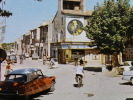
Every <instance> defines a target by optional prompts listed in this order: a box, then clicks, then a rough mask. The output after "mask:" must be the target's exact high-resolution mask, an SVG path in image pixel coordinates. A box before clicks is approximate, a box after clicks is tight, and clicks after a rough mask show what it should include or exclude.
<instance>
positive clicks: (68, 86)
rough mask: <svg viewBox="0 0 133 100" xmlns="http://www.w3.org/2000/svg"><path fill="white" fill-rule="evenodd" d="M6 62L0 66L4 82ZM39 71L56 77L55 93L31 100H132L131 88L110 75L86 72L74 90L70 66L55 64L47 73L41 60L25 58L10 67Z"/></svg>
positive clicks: (114, 75)
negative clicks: (55, 66) (80, 85)
mask: <svg viewBox="0 0 133 100" xmlns="http://www.w3.org/2000/svg"><path fill="white" fill-rule="evenodd" d="M5 66H6V62H3V63H2V67H1V68H2V73H1V79H2V80H4V73H5ZM32 67H34V68H35V67H36V68H40V69H42V71H43V73H44V74H45V75H48V76H50V75H54V76H56V86H55V91H54V92H50V93H42V94H40V95H38V96H35V97H33V98H32V100H133V86H132V85H130V84H129V83H127V82H126V81H124V80H122V79H121V78H122V76H121V75H116V74H114V73H112V72H108V71H104V72H94V71H86V70H85V74H84V78H83V84H84V85H83V87H81V88H77V87H74V84H75V72H76V67H75V66H74V65H66V64H59V67H58V68H54V69H50V66H48V65H43V64H42V61H41V60H31V58H27V59H26V60H24V62H23V64H19V59H18V63H15V64H13V65H11V68H12V69H13V70H15V69H20V68H32Z"/></svg>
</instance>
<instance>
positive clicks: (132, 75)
mask: <svg viewBox="0 0 133 100" xmlns="http://www.w3.org/2000/svg"><path fill="white" fill-rule="evenodd" d="M122 79H123V80H127V81H128V82H131V84H132V85H133V71H124V72H123V77H122Z"/></svg>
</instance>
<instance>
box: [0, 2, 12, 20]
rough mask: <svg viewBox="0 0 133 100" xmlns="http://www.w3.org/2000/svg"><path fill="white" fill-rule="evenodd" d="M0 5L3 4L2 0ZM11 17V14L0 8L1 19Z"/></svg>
mask: <svg viewBox="0 0 133 100" xmlns="http://www.w3.org/2000/svg"><path fill="white" fill-rule="evenodd" d="M0 3H2V4H5V1H4V0H0ZM11 15H12V13H11V12H9V11H7V10H3V8H0V16H2V17H9V16H11Z"/></svg>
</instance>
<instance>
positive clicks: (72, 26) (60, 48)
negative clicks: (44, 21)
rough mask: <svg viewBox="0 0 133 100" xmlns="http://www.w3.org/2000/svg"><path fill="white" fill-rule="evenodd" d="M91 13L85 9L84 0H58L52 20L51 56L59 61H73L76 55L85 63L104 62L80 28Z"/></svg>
mask: <svg viewBox="0 0 133 100" xmlns="http://www.w3.org/2000/svg"><path fill="white" fill-rule="evenodd" d="M91 14H92V11H86V0H58V11H57V13H56V15H55V17H54V19H53V22H52V23H53V32H52V36H53V37H52V43H51V57H54V58H58V61H59V63H66V62H71V61H74V58H75V57H76V56H77V57H78V58H79V59H81V58H82V59H83V60H84V61H85V62H87V64H91V63H92V64H93V63H98V64H102V63H104V62H105V61H104V58H105V57H103V56H102V55H101V54H99V51H98V50H96V49H95V48H96V47H94V46H92V41H91V40H90V39H88V38H87V37H86V33H85V31H83V29H82V28H83V27H84V26H85V25H86V24H87V18H89V17H91Z"/></svg>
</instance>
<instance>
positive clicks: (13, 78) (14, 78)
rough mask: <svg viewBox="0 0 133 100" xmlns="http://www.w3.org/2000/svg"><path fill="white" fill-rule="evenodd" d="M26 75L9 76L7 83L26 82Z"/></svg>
mask: <svg viewBox="0 0 133 100" xmlns="http://www.w3.org/2000/svg"><path fill="white" fill-rule="evenodd" d="M26 80H27V79H26V76H25V75H8V76H7V77H6V81H17V82H26Z"/></svg>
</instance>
